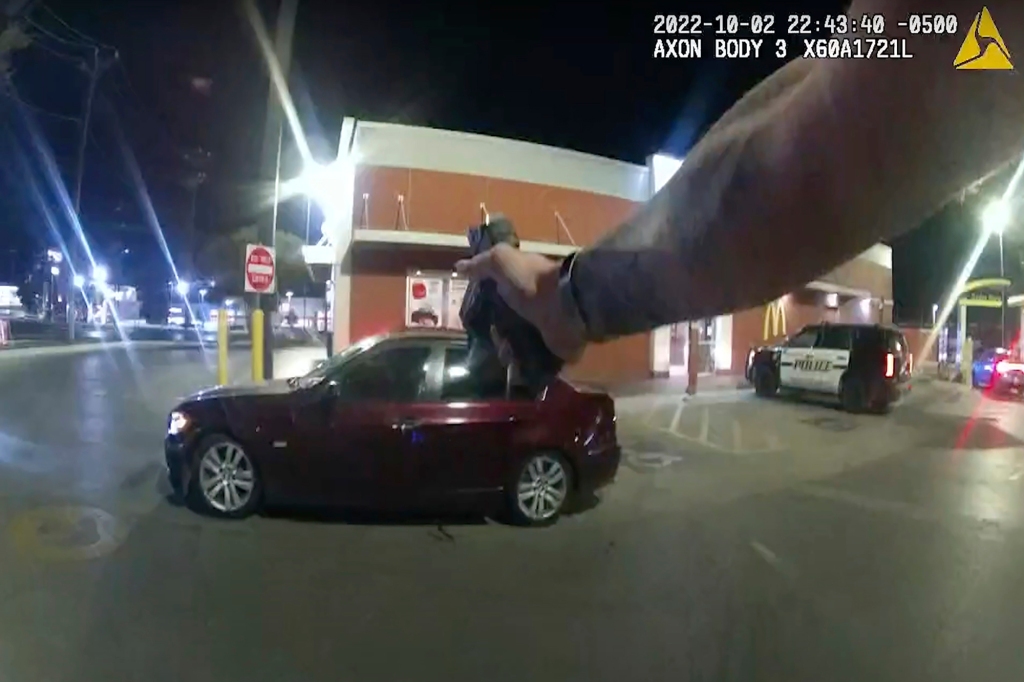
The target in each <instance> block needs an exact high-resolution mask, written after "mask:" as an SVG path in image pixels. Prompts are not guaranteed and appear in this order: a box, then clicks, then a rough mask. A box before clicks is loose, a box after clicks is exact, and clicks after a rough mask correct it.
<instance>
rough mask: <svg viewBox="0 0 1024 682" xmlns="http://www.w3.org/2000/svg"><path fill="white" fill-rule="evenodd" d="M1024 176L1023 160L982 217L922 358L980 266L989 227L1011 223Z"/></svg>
mask: <svg viewBox="0 0 1024 682" xmlns="http://www.w3.org/2000/svg"><path fill="white" fill-rule="evenodd" d="M1022 176H1024V158H1022V159H1021V160H1020V162H1019V163H1018V164H1017V169H1016V170H1015V171H1014V172H1013V177H1011V178H1010V182H1009V184H1007V185H1006V190H1005V191H1004V192H1003V196H1002V197H1000V199H999V200H998V201H996V202H995V204H992V205H990V206H989V207H988V208H986V209H985V212H984V213H983V217H982V221H983V227H984V229H983V231H982V234H980V235H978V240H977V241H976V242H975V244H974V249H973V250H972V251H971V255H970V257H968V259H967V262H966V263H965V264H964V267H963V269H962V270H960V274H959V275H958V276H957V279H956V282H955V283H954V284H953V288H952V290H951V291H950V292H949V297H948V298H947V299H946V302H945V303H944V304H943V305H942V312H941V313H940V314H939V317H938V319H937V320H936V321H935V326H934V327H932V331H931V333H930V334H928V340H927V341H925V344H924V348H923V349H922V353H921V357H924V358H927V357H931V352H932V348H934V347H935V340H936V339H937V338H938V336H939V330H940V329H943V328H945V326H946V322H947V321H948V320H949V316H950V315H951V314H952V313H953V310H955V309H956V306H957V302H958V301H959V300H960V294H961V293H962V292H963V290H964V286H965V285H966V284H967V280H968V279H970V277H971V273H972V272H974V267H975V266H976V265H977V264H978V260H979V259H980V258H981V254H982V252H983V251H984V250H985V246H986V245H987V244H988V240H989V238H990V237H991V236H992V234H993V233H992V232H991V231H989V227H988V226H989V225H991V226H992V227H993V229H994V228H995V226H998V225H1002V226H1003V228H1005V227H1006V223H1009V219H1010V216H1009V205H1010V197H1011V196H1013V194H1014V192H1016V191H1017V187H1018V185H1020V181H1021V177H1022ZM993 205H994V206H997V208H992V207H991V206H993ZM986 214H987V217H986ZM985 223H987V224H985Z"/></svg>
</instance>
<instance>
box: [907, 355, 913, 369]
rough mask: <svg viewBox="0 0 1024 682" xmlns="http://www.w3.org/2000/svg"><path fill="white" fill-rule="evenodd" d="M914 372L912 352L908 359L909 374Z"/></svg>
mask: <svg viewBox="0 0 1024 682" xmlns="http://www.w3.org/2000/svg"><path fill="white" fill-rule="evenodd" d="M913 373H914V354H913V353H911V354H910V356H909V359H908V360H907V374H913Z"/></svg>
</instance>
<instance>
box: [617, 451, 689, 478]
mask: <svg viewBox="0 0 1024 682" xmlns="http://www.w3.org/2000/svg"><path fill="white" fill-rule="evenodd" d="M624 454H625V457H624V458H623V459H624V462H623V463H624V464H625V465H626V466H627V467H628V468H629V469H632V470H633V471H635V472H637V473H640V474H649V473H654V472H656V471H660V470H662V469H667V468H668V467H670V466H673V465H675V464H678V463H679V462H682V461H683V458H682V457H681V456H680V455H670V454H668V453H666V452H637V451H635V450H629V449H627V450H625V451H624Z"/></svg>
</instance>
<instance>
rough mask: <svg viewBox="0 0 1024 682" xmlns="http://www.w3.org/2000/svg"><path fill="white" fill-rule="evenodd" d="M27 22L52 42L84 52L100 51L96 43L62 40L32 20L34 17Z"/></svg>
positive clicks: (26, 20)
mask: <svg viewBox="0 0 1024 682" xmlns="http://www.w3.org/2000/svg"><path fill="white" fill-rule="evenodd" d="M25 22H26V23H27V24H28V25H29V26H31V27H32V28H34V29H35V30H37V31H39V32H40V33H42V34H43V35H44V36H46V37H47V38H49V39H50V40H56V41H57V42H58V43H61V44H63V45H67V46H69V47H74V48H77V49H79V50H83V49H84V50H95V49H98V48H99V47H100V46H99V45H96V44H94V43H85V42H82V41H81V40H68V39H67V38H62V37H60V36H59V35H57V34H56V33H54V32H53V31H51V30H50V29H48V28H46V27H45V26H43V25H42V24H40V23H39V22H37V21H35V20H34V19H32V17H25Z"/></svg>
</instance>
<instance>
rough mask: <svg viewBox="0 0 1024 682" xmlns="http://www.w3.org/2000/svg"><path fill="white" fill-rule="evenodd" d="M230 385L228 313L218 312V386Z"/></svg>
mask: <svg viewBox="0 0 1024 682" xmlns="http://www.w3.org/2000/svg"><path fill="white" fill-rule="evenodd" d="M227 383H228V311H227V309H226V308H221V309H220V310H218V311H217V384H219V385H220V386H226V385H227Z"/></svg>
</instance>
